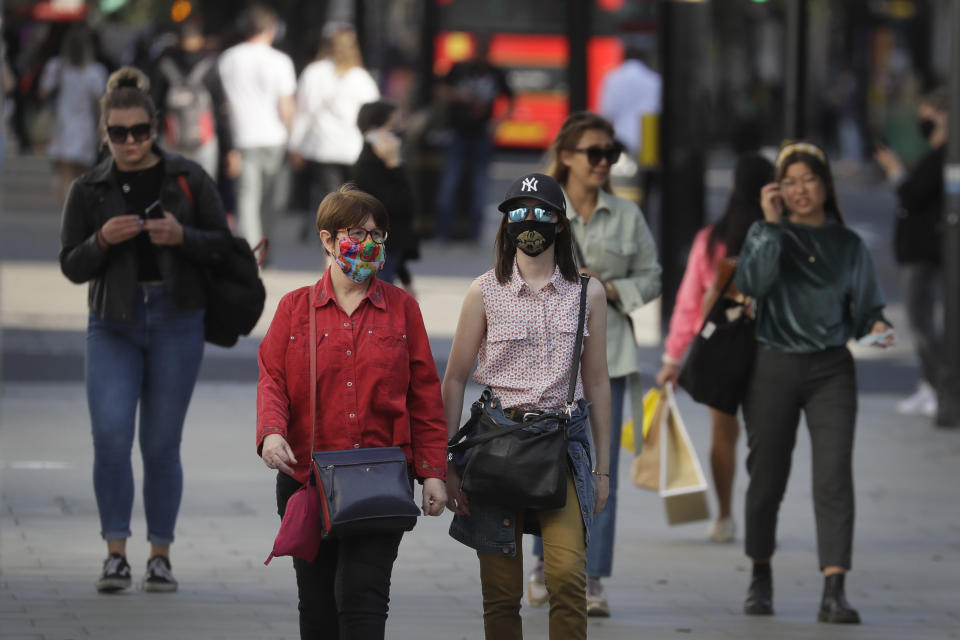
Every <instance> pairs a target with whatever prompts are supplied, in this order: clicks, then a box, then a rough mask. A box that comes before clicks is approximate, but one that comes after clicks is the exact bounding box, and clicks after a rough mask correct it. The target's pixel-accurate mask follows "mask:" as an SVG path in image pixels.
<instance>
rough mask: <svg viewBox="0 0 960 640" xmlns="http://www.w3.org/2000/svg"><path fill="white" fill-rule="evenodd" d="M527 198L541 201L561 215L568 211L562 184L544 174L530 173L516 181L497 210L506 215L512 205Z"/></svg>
mask: <svg viewBox="0 0 960 640" xmlns="http://www.w3.org/2000/svg"><path fill="white" fill-rule="evenodd" d="M525 198H531V199H533V200H539V201H540V202H542V203H543V204H545V205H547V206H548V207H550V208H551V209H554V210H556V211H559V212H560V213H566V211H567V201H566V200H565V199H564V197H563V189H561V188H560V183H559V182H557V181H556V180H554V179H553V178H551V177H550V176H548V175H545V174H542V173H528V174H527V175H524V176H520V177H519V178H517V179H516V180H514V181H513V184H511V185H510V188H509V189H507V193H506V195H504V196H503V202H501V203H500V206H499V207H497V208H498V209H500V211H503V212H504V213H506V212H507V211H509V210H510V205H512V204H513V203H515V202H516V201H517V200H523V199H525Z"/></svg>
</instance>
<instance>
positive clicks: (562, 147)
mask: <svg viewBox="0 0 960 640" xmlns="http://www.w3.org/2000/svg"><path fill="white" fill-rule="evenodd" d="M591 129H596V130H597V131H602V132H604V133H605V134H607V135H608V136H610V138H611V139H613V137H614V135H613V125H612V124H610V121H609V120H607V119H606V118H604V117H603V116H601V115H598V114H596V113H593V112H592V111H577V112H575V113H571V114H570V116H569V117H567V119H566V120H565V121H564V123H563V126H562V127H560V131H559V132H558V133H557V137H556V138H554V139H553V144H551V145H550V149H549V150H548V152H547V156H548V157H549V159H550V169H549V170H548V171H547V174H548V175H550V176H552V177H553V178H554V179H555V180H556V181H557V182H559V183H560V186H562V187H566V186H567V180H569V179H570V167H568V166H567V165H565V164H563V162H561V161H560V152H561V151H572V150H574V149H576V148H577V143H579V142H580V138H581V137H582V136H583V134H584V133H585V132H586V131H589V130H591ZM603 190H604V191H606V192H607V193H613V187H611V186H610V178H609V177H608V178H607V181H606V182H604V183H603Z"/></svg>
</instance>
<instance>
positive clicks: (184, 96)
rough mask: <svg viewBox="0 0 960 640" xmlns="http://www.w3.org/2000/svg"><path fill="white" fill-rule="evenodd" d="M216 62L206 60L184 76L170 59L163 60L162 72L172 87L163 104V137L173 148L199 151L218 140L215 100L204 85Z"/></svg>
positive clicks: (168, 89) (208, 58)
mask: <svg viewBox="0 0 960 640" xmlns="http://www.w3.org/2000/svg"><path fill="white" fill-rule="evenodd" d="M214 63H215V60H214V58H213V57H207V58H203V59H202V60H200V61H199V62H198V63H197V64H196V65H194V67H193V69H191V70H190V72H189V73H187V74H184V73H183V72H182V71H180V68H179V67H177V64H176V63H175V62H174V61H173V60H172V59H170V58H169V57H164V58H161V59H160V62H159V68H160V72H161V73H163V75H164V77H165V78H166V79H167V85H168V86H167V95H166V96H164V105H163V136H164V140H165V142H166V146H168V147H170V148H171V149H181V150H193V149H198V148H200V147H202V146H203V145H205V144H207V143H208V142H210V141H212V140H213V139H214V138H215V137H216V128H215V125H214V121H213V97H212V96H211V95H210V91H209V90H208V89H207V86H206V85H205V84H204V82H203V78H204V76H206V75H207V73H208V72H209V71H210V69H212V68H213V65H214Z"/></svg>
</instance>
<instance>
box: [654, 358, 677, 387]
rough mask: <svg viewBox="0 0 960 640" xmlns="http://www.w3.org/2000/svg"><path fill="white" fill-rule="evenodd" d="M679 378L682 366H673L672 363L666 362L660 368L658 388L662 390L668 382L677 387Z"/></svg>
mask: <svg viewBox="0 0 960 640" xmlns="http://www.w3.org/2000/svg"><path fill="white" fill-rule="evenodd" d="M679 377H680V365H678V364H673V363H672V362H664V363H663V366H662V367H661V368H660V373H658V374H657V386H658V387H660V388H661V389H662V388H663V387H664V385H666V384H667V383H668V382H670V383H672V384H673V385H674V386H676V384H677V378H679Z"/></svg>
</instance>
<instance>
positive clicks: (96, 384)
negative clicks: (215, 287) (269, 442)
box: [60, 67, 230, 593]
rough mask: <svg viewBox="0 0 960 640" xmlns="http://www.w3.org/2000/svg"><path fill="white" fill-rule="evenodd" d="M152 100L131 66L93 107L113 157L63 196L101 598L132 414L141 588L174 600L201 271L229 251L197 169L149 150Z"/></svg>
mask: <svg viewBox="0 0 960 640" xmlns="http://www.w3.org/2000/svg"><path fill="white" fill-rule="evenodd" d="M148 89H149V82H148V80H147V78H146V76H145V75H144V74H143V73H142V72H141V71H139V70H137V69H134V68H132V67H123V68H121V69H119V70H117V71H116V72H115V73H114V74H113V75H111V76H110V78H109V80H108V81H107V91H106V93H105V94H104V96H103V98H101V100H100V114H101V115H100V125H101V129H102V130H103V132H105V133H106V142H107V146H108V147H109V149H110V155H109V156H108V157H107V158H106V159H105V160H103V161H102V162H101V163H100V164H99V165H97V166H96V167H94V168H93V169H91V170H90V171H88V172H86V173H85V174H83V175H82V176H80V178H78V179H77V180H76V181H75V182H74V183H73V185H72V186H71V187H70V192H69V195H68V196H67V202H66V204H65V205H64V209H63V219H62V222H61V227H60V247H61V248H60V268H61V269H62V271H63V273H64V275H66V276H67V278H69V279H70V280H71V281H73V282H75V283H78V284H79V283H82V282H89V283H90V289H89V297H88V300H89V306H90V320H89V325H88V327H87V347H86V358H85V377H86V384H87V402H88V404H89V408H90V420H91V423H92V427H93V429H92V430H93V450H94V458H93V487H94V492H95V493H96V497H97V508H98V510H99V512H100V527H101V530H100V534H101V535H102V536H103V539H104V540H106V542H107V553H108V557H107V559H106V560H105V561H104V563H103V572H102V574H101V576H100V579H99V580H98V581H97V590H98V591H100V592H107V593H109V592H115V591H120V590H123V589H126V588H127V587H129V586H130V584H131V578H130V565H129V564H128V563H127V557H126V543H127V538H128V537H130V512H131V509H132V507H133V493H134V487H133V469H132V466H131V463H130V452H131V449H132V447H133V435H134V431H135V429H136V415H137V408H138V405H139V410H140V427H139V431H140V453H141V455H142V457H143V506H144V510H145V511H146V516H147V540H148V541H149V542H150V556H149V559H148V561H147V573H146V577H145V578H144V581H143V589H144V591H155V592H170V591H176V590H177V581H176V580H175V579H174V577H173V573H172V572H171V568H170V544H171V543H172V542H173V532H174V526H175V524H176V520H177V511H178V509H179V507H180V496H181V493H182V490H183V471H182V469H181V466H180V436H181V433H182V431H183V422H184V418H185V417H186V413H187V406H188V405H189V403H190V396H191V394H192V393H193V386H194V383H195V382H196V379H197V372H198V371H199V369H200V360H201V358H202V356H203V341H204V325H203V317H204V306H205V300H206V295H205V291H204V277H203V267H204V265H206V264H209V263H210V262H212V261H214V260H216V259H217V255H218V254H222V253H224V252H225V251H226V250H228V249H229V246H230V231H229V230H228V229H227V222H226V217H225V216H224V213H223V206H222V205H221V203H220V198H219V196H218V195H217V187H216V185H215V184H214V183H213V181H212V180H211V179H210V178H209V177H208V176H207V174H206V173H204V171H203V169H201V168H200V166H199V165H197V164H196V163H194V162H191V161H189V160H187V159H185V158H182V157H180V156H176V155H171V154H167V153H164V152H163V151H162V150H161V149H160V148H159V147H157V146H156V142H155V141H156V135H157V134H156V109H155V108H154V104H153V101H152V100H151V99H150V94H149V93H148Z"/></svg>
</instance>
